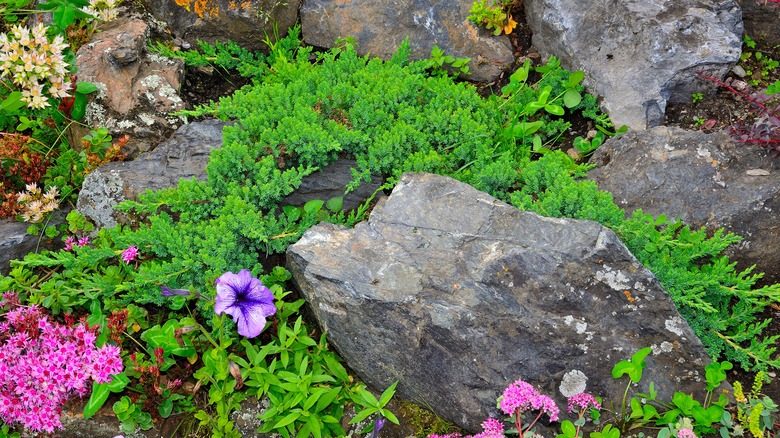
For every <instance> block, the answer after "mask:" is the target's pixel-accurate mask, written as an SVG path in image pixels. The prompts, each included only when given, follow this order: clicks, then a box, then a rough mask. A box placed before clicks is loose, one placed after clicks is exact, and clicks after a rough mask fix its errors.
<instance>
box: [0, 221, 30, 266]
mask: <svg viewBox="0 0 780 438" xmlns="http://www.w3.org/2000/svg"><path fill="white" fill-rule="evenodd" d="M28 226H29V225H28V224H25V223H22V222H15V221H10V220H4V221H0V274H3V275H6V274H8V271H9V270H10V264H9V263H10V262H11V260H16V259H21V258H23V257H24V255H25V254H27V253H29V252H33V251H35V246H36V245H37V243H38V238H37V237H34V236H31V235H29V234H27V227H28Z"/></svg>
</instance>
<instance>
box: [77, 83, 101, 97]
mask: <svg viewBox="0 0 780 438" xmlns="http://www.w3.org/2000/svg"><path fill="white" fill-rule="evenodd" d="M97 90H98V87H97V86H96V85H95V84H93V83H92V82H77V83H76V92H77V93H81V94H89V93H94V92H95V91H97Z"/></svg>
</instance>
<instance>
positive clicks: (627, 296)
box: [623, 290, 636, 303]
mask: <svg viewBox="0 0 780 438" xmlns="http://www.w3.org/2000/svg"><path fill="white" fill-rule="evenodd" d="M623 295H625V296H626V299H627V300H628V302H629V303H633V302H634V301H636V300H635V299H634V297H632V296H631V291H629V290H624V291H623Z"/></svg>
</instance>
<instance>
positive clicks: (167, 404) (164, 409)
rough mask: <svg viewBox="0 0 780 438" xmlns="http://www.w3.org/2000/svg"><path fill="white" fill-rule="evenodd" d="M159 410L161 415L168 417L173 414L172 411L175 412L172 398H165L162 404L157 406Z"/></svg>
mask: <svg viewBox="0 0 780 438" xmlns="http://www.w3.org/2000/svg"><path fill="white" fill-rule="evenodd" d="M157 411H158V412H159V413H160V416H161V417H163V418H168V417H170V416H171V413H172V412H173V402H172V401H171V399H169V398H166V399H165V400H163V401H162V403H160V406H158V407H157Z"/></svg>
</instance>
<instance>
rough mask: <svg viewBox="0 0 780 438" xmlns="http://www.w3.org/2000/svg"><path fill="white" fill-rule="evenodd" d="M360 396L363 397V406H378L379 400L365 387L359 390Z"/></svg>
mask: <svg viewBox="0 0 780 438" xmlns="http://www.w3.org/2000/svg"><path fill="white" fill-rule="evenodd" d="M360 397H361V398H362V399H363V401H364V402H365V404H363V406H371V407H375V408H379V407H381V406H379V401H378V400H377V399H376V397H374V394H371V392H369V391H368V390H367V389H361V390H360Z"/></svg>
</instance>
